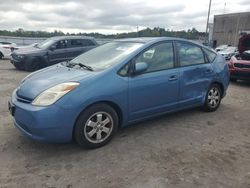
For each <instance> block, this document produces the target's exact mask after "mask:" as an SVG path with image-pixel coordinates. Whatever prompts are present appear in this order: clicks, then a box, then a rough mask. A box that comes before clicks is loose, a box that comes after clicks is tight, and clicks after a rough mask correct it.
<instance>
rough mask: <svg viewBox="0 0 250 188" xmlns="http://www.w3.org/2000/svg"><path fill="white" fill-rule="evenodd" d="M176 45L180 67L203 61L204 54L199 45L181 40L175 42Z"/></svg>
mask: <svg viewBox="0 0 250 188" xmlns="http://www.w3.org/2000/svg"><path fill="white" fill-rule="evenodd" d="M176 46H177V51H178V55H179V62H180V66H181V67H184V66H189V65H197V64H202V63H205V59H204V54H203V52H202V50H201V48H200V47H198V46H196V45H193V44H189V43H181V42H177V43H176Z"/></svg>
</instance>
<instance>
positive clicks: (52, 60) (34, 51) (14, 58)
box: [11, 36, 98, 67]
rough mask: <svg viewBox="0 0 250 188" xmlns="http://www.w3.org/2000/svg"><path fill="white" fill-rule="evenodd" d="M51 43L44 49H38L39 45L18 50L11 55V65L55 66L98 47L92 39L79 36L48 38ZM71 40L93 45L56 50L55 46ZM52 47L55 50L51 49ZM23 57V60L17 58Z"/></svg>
mask: <svg viewBox="0 0 250 188" xmlns="http://www.w3.org/2000/svg"><path fill="white" fill-rule="evenodd" d="M50 40H51V41H53V43H51V45H50V46H48V47H47V48H45V49H42V48H39V44H38V45H35V46H29V47H27V48H20V49H18V50H16V51H14V52H13V53H12V54H11V63H12V64H13V65H16V64H25V63H27V62H33V63H41V67H46V66H49V65H53V64H57V63H59V62H62V61H68V60H71V59H73V58H75V57H76V56H78V55H80V54H82V53H84V52H86V51H88V50H90V49H92V48H95V47H96V46H98V44H97V42H96V41H95V40H94V38H92V37H81V36H61V37H52V38H50ZM71 40H89V41H91V42H92V43H93V45H91V46H81V47H72V46H71V45H70V44H68V45H67V46H65V47H64V48H59V49H56V46H55V45H56V44H57V43H58V42H60V41H68V43H70V41H71ZM52 46H54V47H55V49H51V47H52ZM20 56H23V58H19V57H20Z"/></svg>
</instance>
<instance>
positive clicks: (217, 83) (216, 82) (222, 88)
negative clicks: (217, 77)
mask: <svg viewBox="0 0 250 188" xmlns="http://www.w3.org/2000/svg"><path fill="white" fill-rule="evenodd" d="M213 84H216V85H218V86H219V87H220V89H221V92H222V96H224V92H225V91H224V89H225V88H224V86H223V84H222V83H221V82H218V81H214V82H212V83H211V85H213ZM211 85H210V86H211Z"/></svg>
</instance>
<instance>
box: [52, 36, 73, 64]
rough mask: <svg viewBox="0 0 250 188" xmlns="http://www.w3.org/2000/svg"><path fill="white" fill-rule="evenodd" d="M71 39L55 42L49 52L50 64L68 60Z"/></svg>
mask: <svg viewBox="0 0 250 188" xmlns="http://www.w3.org/2000/svg"><path fill="white" fill-rule="evenodd" d="M68 45H69V40H60V41H57V42H56V43H55V44H53V45H52V46H53V48H52V49H50V50H49V52H48V59H49V64H50V65H52V64H56V63H59V62H62V61H65V60H68V56H69V54H68Z"/></svg>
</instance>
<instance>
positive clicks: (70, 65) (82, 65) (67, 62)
mask: <svg viewBox="0 0 250 188" xmlns="http://www.w3.org/2000/svg"><path fill="white" fill-rule="evenodd" d="M66 64H67V65H66V66H69V67H74V66H76V65H78V66H79V67H81V68H84V69H87V70H89V71H94V69H93V68H92V67H91V66H88V65H84V64H82V63H72V62H70V61H66Z"/></svg>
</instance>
